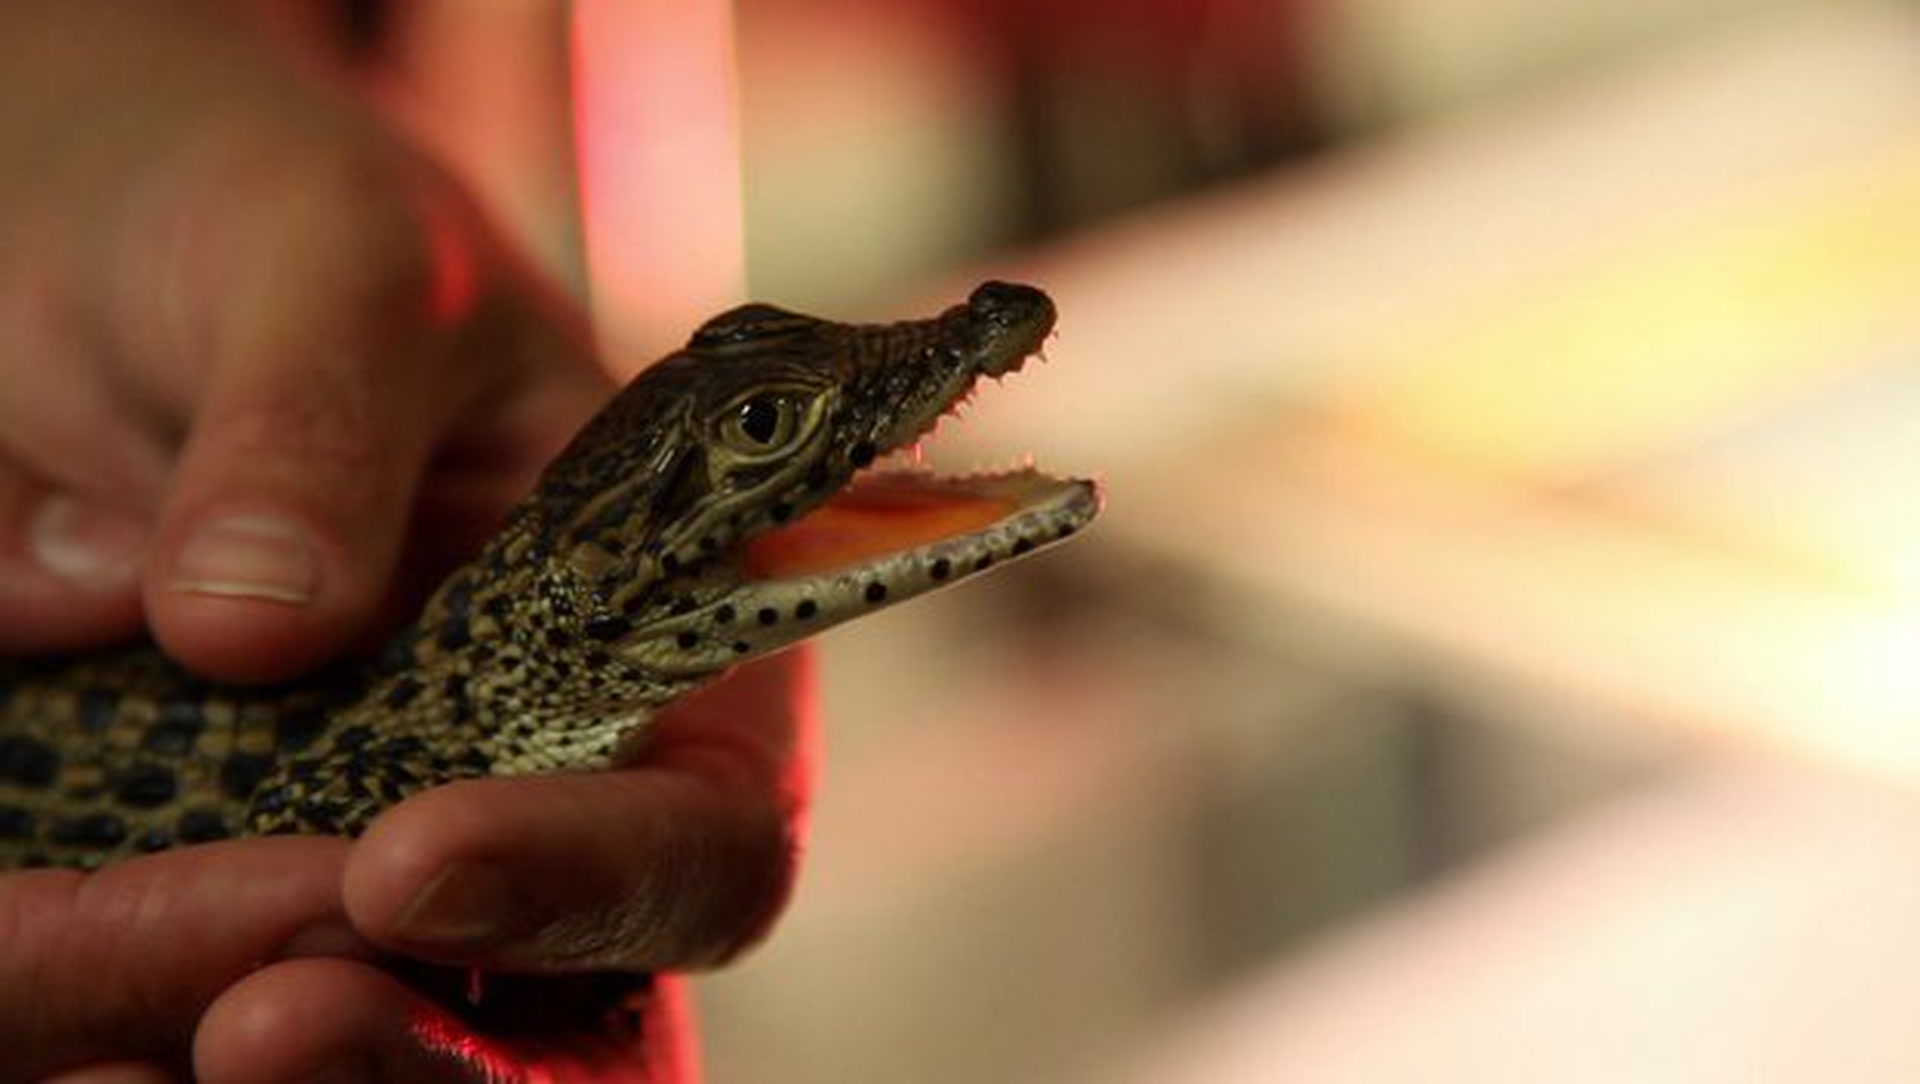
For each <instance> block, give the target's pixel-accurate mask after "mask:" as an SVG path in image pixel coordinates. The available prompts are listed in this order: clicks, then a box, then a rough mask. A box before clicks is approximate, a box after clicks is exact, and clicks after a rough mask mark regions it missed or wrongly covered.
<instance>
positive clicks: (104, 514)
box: [27, 494, 147, 591]
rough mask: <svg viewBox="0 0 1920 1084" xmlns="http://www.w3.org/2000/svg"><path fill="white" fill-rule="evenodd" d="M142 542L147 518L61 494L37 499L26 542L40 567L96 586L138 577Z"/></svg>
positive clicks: (125, 582)
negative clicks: (38, 503)
mask: <svg viewBox="0 0 1920 1084" xmlns="http://www.w3.org/2000/svg"><path fill="white" fill-rule="evenodd" d="M146 545H147V523H146V520H144V519H142V518H141V517H139V516H137V515H135V514H133V513H131V512H128V511H126V510H125V509H121V508H115V507H112V506H110V505H105V504H98V503H96V502H93V501H83V500H79V499H77V498H74V497H71V496H68V495H66V494H56V495H54V496H51V497H48V498H47V499H46V500H44V501H42V502H40V507H39V508H38V509H36V510H35V511H34V514H33V518H32V519H31V520H30V521H29V522H28V524H27V546H28V548H29V549H30V550H31V551H32V553H33V557H34V559H35V560H36V561H38V562H40V565H41V567H43V568H45V569H46V570H47V571H49V572H52V573H53V574H54V575H56V576H58V577H60V578H61V579H63V580H67V581H69V582H71V583H75V584H78V585H80V586H82V587H86V588H90V589H95V590H103V591H104V590H113V589H117V588H121V587H126V586H128V585H130V584H132V583H133V582H134V581H135V580H137V579H138V578H139V576H140V559H141V556H142V554H143V553H144V551H145V550H146Z"/></svg>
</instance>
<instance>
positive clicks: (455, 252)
mask: <svg viewBox="0 0 1920 1084" xmlns="http://www.w3.org/2000/svg"><path fill="white" fill-rule="evenodd" d="M424 226H425V232H426V239H427V250H428V258H429V259H430V260H431V261H432V276H433V277H432V282H431V284H430V285H429V287H428V293H427V312H428V315H429V316H430V317H432V319H433V321H434V323H435V324H438V325H446V324H451V323H453V322H454V321H456V320H459V319H460V318H461V317H463V316H465V315H466V314H467V313H468V312H470V311H472V309H473V300H474V296H475V295H476V294H477V293H478V291H479V277H480V272H479V268H478V267H477V266H476V263H477V262H476V260H475V258H474V252H473V246H472V245H471V244H470V243H469V242H468V240H467V234H466V232H465V231H463V230H461V229H459V228H457V227H456V226H455V225H454V224H453V222H451V221H449V219H448V216H447V215H446V214H445V213H442V212H438V211H431V210H430V211H428V213H427V214H426V216H425V221H424Z"/></svg>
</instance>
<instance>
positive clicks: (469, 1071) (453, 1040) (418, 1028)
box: [194, 959, 686, 1084]
mask: <svg viewBox="0 0 1920 1084" xmlns="http://www.w3.org/2000/svg"><path fill="white" fill-rule="evenodd" d="M577 992H578V991H575V990H567V989H560V990H532V991H527V992H526V993H528V994H530V995H532V996H533V997H536V998H540V997H544V998H545V1000H546V1001H547V1002H548V1003H549V1004H548V1005H547V1006H546V1011H543V1010H542V1009H541V1007H539V1006H538V1005H536V1004H534V1003H533V1002H530V1001H528V1002H524V1003H521V1004H515V1005H509V1006H502V1009H503V1011H507V1012H510V1013H511V1015H512V1016H513V1019H514V1024H513V1026H512V1028H511V1030H512V1031H513V1032H514V1035H515V1037H514V1038H510V1039H509V1038H501V1037H489V1035H488V1034H487V1033H486V1032H487V1030H488V1029H486V1028H485V1027H484V1026H483V1025H475V1024H472V1023H469V1022H468V1021H467V1020H466V1019H463V1017H466V1016H469V1015H479V1016H485V1015H487V1014H486V1012H485V1011H484V1010H485V1007H486V1006H485V1001H486V1000H488V999H491V998H492V997H493V996H494V995H493V994H490V993H487V992H486V988H485V986H484V984H483V986H482V988H481V989H480V990H479V991H477V994H478V996H479V997H480V998H481V999H482V1003H481V1004H480V1005H477V1006H476V1005H471V1004H468V1005H463V1006H462V1008H463V1009H464V1010H465V1011H463V1012H460V1013H456V1012H454V1011H453V1010H451V1009H450V1008H448V1007H446V1006H444V1005H442V1004H439V1003H436V1002H435V1001H433V1000H430V999H429V998H427V997H425V996H423V995H421V994H420V993H418V992H416V991H414V990H413V989H410V988H409V987H408V986H407V985H405V984H404V983H402V982H401V981H400V980H398V979H397V978H395V977H394V976H393V975H391V974H389V973H387V972H385V971H382V970H380V969H379V968H377V967H373V966H370V965H367V964H362V963H357V962H354V961H350V960H337V959H308V960H296V961H290V962H287V963H282V964H277V965H275V966H273V967H269V968H265V969H263V970H261V971H259V972H258V973H256V974H254V975H250V976H248V977H247V978H246V979H244V980H242V981H241V982H239V983H237V984H235V985H234V986H233V988H232V989H230V990H228V991H227V992H226V993H224V994H222V995H221V996H220V998H219V1000H218V1001H216V1002H215V1003H214V1004H213V1006H212V1007H211V1008H209V1009H208V1010H207V1014H206V1016H205V1018H204V1019H203V1021H202V1023H201V1026H200V1032H199V1034H198V1036H197V1037H196V1039H195V1042H194V1066H195V1069H196V1072H197V1075H198V1079H200V1080H201V1081H202V1082H204V1084H279V1082H281V1081H286V1080H302V1081H316V1082H317V1081H340V1082H341V1084H372V1082H380V1081H408V1082H413V1081H422V1082H434V1081H446V1082H461V1084H464V1082H469V1081H472V1082H480V1081H484V1082H487V1084H507V1082H512V1081H532V1080H540V1081H549V1082H553V1084H564V1082H568V1081H600V1082H606V1081H621V1080H632V1081H636V1082H644V1081H654V1082H655V1084H666V1082H668V1081H672V1080H681V1079H686V1078H685V1077H683V1076H681V1075H678V1074H675V1075H665V1074H663V1073H660V1072H658V1070H659V1068H660V1067H664V1066H668V1065H671V1064H673V1062H674V1060H675V1059H676V1058H684V1057H685V1052H684V1051H683V1050H680V1049H678V1044H677V1043H675V1042H673V1041H672V1040H673V1039H674V1036H673V1035H672V1034H670V1033H668V1032H667V1030H666V1029H665V1028H664V1027H663V1026H659V1025H658V1024H656V1022H657V1021H662V1020H664V1019H666V1016H665V1013H666V1011H667V1010H666V1007H664V1006H663V1007H661V1008H659V1009H649V1010H647V1012H648V1014H649V1018H648V1019H647V1020H646V1024H645V1025H644V1030H635V1029H633V1028H632V1026H631V1024H630V1023H629V1019H630V1014H629V1013H627V1012H626V1011H625V1010H624V1009H619V1008H615V1007H613V1006H612V1005H611V1004H610V1003H609V1002H607V1001H605V1000H594V999H589V998H585V997H573V996H571V995H573V994H575V993H577ZM516 1000H520V999H518V998H516ZM556 1001H557V1002H560V1003H561V1004H562V1005H563V1009H562V1011H561V1012H559V1013H555V1012H553V1011H551V1010H552V1008H553V1004H552V1003H554V1002H556ZM523 1009H524V1010H527V1011H525V1012H523V1011H520V1010H523ZM615 1014H617V1015H615ZM530 1015H531V1016H532V1017H534V1020H532V1021H530V1020H529V1016H530Z"/></svg>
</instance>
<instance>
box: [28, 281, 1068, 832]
mask: <svg viewBox="0 0 1920 1084" xmlns="http://www.w3.org/2000/svg"><path fill="white" fill-rule="evenodd" d="M1053 320H1054V309H1053V303H1052V302H1051V301H1050V300H1048V298H1047V296H1046V295H1045V294H1043V293H1041V292H1040V291H1039V290H1036V289H1034V288H1032V287H1028V286H1018V285H1011V284H1007V283H998V282H989V283H987V284H985V285H982V286H981V287H979V288H978V289H976V290H975V291H974V292H973V294H972V296H970V297H969V298H968V299H967V301H966V303H965V304H962V305H957V306H955V307H953V308H951V309H949V310H948V311H946V312H945V313H943V314H941V315H939V316H937V317H934V318H932V319H927V320H916V321H911V322H906V323H898V324H890V325H851V324H839V323H833V322H830V321H826V320H820V319H815V318H813V317H809V316H802V315H799V314H797V313H793V312H788V311H786V310H783V309H778V308H774V307H772V306H769V305H745V306H742V307H740V308H736V309H733V310H732V311H729V312H727V313H724V314H722V315H720V316H717V317H715V318H713V319H712V320H709V321H708V322H707V323H706V324H704V325H702V326H701V328H700V329H699V330H698V331H697V332H695V333H694V335H693V338H692V339H691V340H690V341H689V342H688V343H687V345H686V347H685V348H684V349H682V350H680V351H679V352H677V353H675V354H672V355H670V356H669V357H667V358H666V359H665V360H663V361H661V362H660V363H659V364H657V365H655V366H653V367H652V368H650V369H648V370H647V371H645V372H644V373H642V374H641V375H640V376H639V377H638V378H636V379H635V380H634V381H633V382H632V383H631V384H629V385H628V386H627V387H626V389H625V390H623V391H622V392H621V393H620V394H619V395H618V396H616V397H615V398H614V399H613V400H612V402H611V403H609V404H608V406H607V407H606V408H605V409H604V410H602V411H601V412H600V413H599V414H598V415H597V416H596V417H595V418H594V419H593V420H592V421H591V422H589V423H588V424H587V426H586V427H585V428H584V429H583V430H582V431H581V432H580V434H579V435H578V436H576V437H575V438H574V440H573V442H572V443H571V444H570V445H568V446H567V448H566V450H565V451H563V452H562V453H561V454H560V456H559V457H558V458H557V459H556V460H555V461H554V462H553V464H552V465H551V466H549V467H548V468H547V470H546V472H545V474H544V475H543V476H542V477H541V480H540V482H539V484H538V486H537V487H536V488H535V489H534V491H533V493H532V495H530V496H529V497H527V498H526V499H525V500H524V501H522V502H521V503H520V504H519V505H518V506H517V507H516V508H515V509H514V510H513V512H512V513H511V515H510V516H509V518H508V520H507V522H506V525H505V527H504V528H503V529H502V530H501V532H500V533H499V534H498V535H497V536H496V537H495V538H494V539H493V540H492V541H491V542H490V543H488V544H487V546H486V547H485V548H484V549H483V550H482V551H481V552H480V554H479V555H478V556H477V557H475V558H474V559H473V560H472V561H471V562H469V563H468V564H466V565H464V566H463V567H461V568H459V569H458V570H456V571H455V572H454V573H453V574H452V575H451V576H449V577H448V579H447V580H446V582H445V583H443V584H442V585H441V586H440V588H439V590H438V591H437V592H436V593H435V594H434V595H433V596H432V598H431V600H430V601H429V602H428V603H427V604H426V606H425V607H424V609H423V610H422V612H421V614H420V615H419V617H418V618H417V619H416V620H415V621H414V622H413V624H412V625H410V626H409V627H407V628H406V629H405V630H403V631H402V632H401V633H400V634H399V635H398V636H397V637H396V638H395V639H394V640H393V642H392V644H391V645H390V646H389V647H388V649H387V650H386V651H385V652H384V654H382V655H381V656H380V657H379V658H377V659H374V660H370V661H367V662H365V663H363V664H342V665H339V666H336V667H335V668H333V669H331V670H328V671H326V672H323V673H321V674H319V675H316V676H314V677H313V678H310V679H308V680H304V681H300V682H295V683H290V684H284V685H279V686H273V687H237V686H227V685H219V684H213V683H210V682H207V681H203V680H200V679H198V678H196V677H194V676H193V675H191V674H188V673H186V672H185V671H183V670H181V669H180V668H179V667H177V666H175V665H174V664H173V663H172V662H170V661H168V660H167V659H166V658H165V657H164V656H163V655H161V654H160V653H159V652H158V651H156V650H155V649H154V648H152V647H151V646H147V647H140V648H134V649H129V650H126V651H121V652H116V653H109V654H102V655H98V656H92V657H87V658H82V659H78V660H57V661H56V660H38V661H24V662H10V663H0V867H8V866H11V867H27V866H39V865H62V866H80V867H92V866H97V865H99V864H100V863H102V862H106V861H110V860H114V859H118V858H122V857H127V856H131V855H136V854H140V853H143V852H149V851H157V850H163V849H165V848H168V847H173V846H177V845H181V844H189V843H197V842H202V841H206V840H214V839H221V838H225V837H228V836H233V835H263V834H276V833H315V834H331V835H355V834H358V833H359V832H361V831H362V830H364V829H365V828H366V826H367V824H368V823H369V822H370V821H371V820H372V819H373V817H374V816H375V815H376V814H378V813H379V812H380V811H381V810H383V809H385V808H386V807H388V806H390V805H392V804H394V803H396V802H398V801H400V800H401V799H402V798H405V797H406V796H407V795H409V794H412V793H415V792H416V791H419V790H422V789H424V788H427V787H431V786H434V785H437V784H440V783H444V782H447V781H449V780H453V779H460V778H466V777H472V776H483V775H505V774H515V773H522V772H542V771H550V770H556V769H579V768H595V767H604V766H606V765H609V764H611V763H614V762H616V761H617V760H620V759H622V758H624V757H627V756H629V755H631V754H632V753H633V752H635V750H636V746H637V743H638V739H641V738H643V737H644V735H645V734H646V731H647V724H648V722H649V720H651V719H652V718H654V716H655V715H656V714H657V713H658V712H659V711H660V709H661V708H662V707H664V706H665V705H667V704H669V703H671V702H672V701H673V700H675V699H676V698H678V697H680V696H681V695H683V694H685V693H686V692H688V691H689V690H691V689H693V688H695V687H696V686H698V685H701V684H703V683H705V682H707V681H709V680H711V679H713V678H715V677H717V676H719V675H720V674H721V673H723V672H724V671H726V670H727V669H728V668H729V667H731V666H733V665H734V664H735V663H738V662H741V661H743V660H746V659H751V658H754V657H756V656H759V655H764V654H766V653H768V652H771V651H774V650H777V649H779V648H782V647H785V646H787V645H789V644H792V643H795V642H796V641H799V640H802V639H805V638H806V637H808V636H811V635H813V634H814V633H816V632H819V631H820V630H822V629H825V628H827V627H829V626H831V625H835V624H838V623H839V622H842V621H846V620H849V619H851V618H854V617H858V616H860V615H862V614H865V613H870V612H872V611H874V610H876V609H879V608H881V607H884V606H888V605H891V604H893V603H895V602H899V601H901V600H903V599H907V598H911V597H913V596H915V595H918V594H921V593H923V592H925V591H928V590H931V589H933V588H936V587H940V586H943V585H945V584H950V583H954V582H956V581H959V580H961V579H965V578H967V577H969V576H972V575H974V574H976V573H979V572H982V571H985V570H986V569H988V568H989V567H992V566H993V565H995V564H998V563H1002V562H1004V561H1006V560H1007V559H1009V558H1013V557H1017V556H1020V555H1021V554H1024V553H1027V552H1028V551H1031V550H1035V549H1038V548H1040V547H1042V546H1045V545H1047V544H1049V543H1052V542H1055V541H1057V540H1059V539H1062V538H1065V537H1067V536H1068V535H1071V534H1072V533H1073V532H1074V531H1076V530H1078V529H1079V528H1080V527H1082V526H1084V525H1085V524H1086V523H1087V522H1088V521H1089V520H1090V519H1092V518H1093V516H1094V514H1095V512H1096V511H1097V509H1098V505H1099V499H1098V495H1097V493H1096V491H1095V487H1094V486H1093V484H1092V483H1090V482H1086V481H1063V480H1056V479H1053V478H1049V477H1047V476H1045V475H1042V474H1039V473H1037V472H1034V471H1032V470H1023V471H1015V472H1011V473H1007V474H996V475H980V476H975V477H969V478H960V479H943V478H937V477H935V476H932V475H929V474H925V473H922V472H919V471H917V470H905V471H887V470H881V469H869V468H872V467H873V465H874V463H875V461H876V460H878V459H879V458H881V457H882V456H884V455H886V454H887V453H889V452H891V451H894V450H897V449H902V448H906V447H909V446H912V445H914V444H916V443H917V442H918V441H919V440H920V439H921V438H922V437H924V436H925V435H926V434H927V433H928V432H929V431H930V430H931V429H932V428H933V427H934V425H935V424H936V423H937V422H938V421H939V420H940V418H941V417H942V416H943V415H945V414H946V413H947V412H949V411H950V410H951V409H952V408H953V407H954V406H955V405H956V404H957V403H959V402H960V401H961V400H963V399H964V398H965V397H966V396H967V395H968V394H969V392H970V391H971V389H972V387H973V385H974V383H975V381H977V380H978V379H979V378H981V377H982V376H994V377H998V376H1001V375H1003V374H1006V373H1009V372H1012V371H1013V370H1016V369H1018V368H1019V367H1020V365H1021V363H1022V362H1023V361H1024V359H1025V358H1026V357H1027V356H1029V355H1030V354H1032V353H1034V352H1035V351H1037V350H1038V349H1039V347H1040V345H1041V343H1042V341H1043V340H1044V339H1045V338H1046V336H1047V335H1048V333H1049V332H1050V331H1051V329H1052V327H1053Z"/></svg>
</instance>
